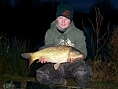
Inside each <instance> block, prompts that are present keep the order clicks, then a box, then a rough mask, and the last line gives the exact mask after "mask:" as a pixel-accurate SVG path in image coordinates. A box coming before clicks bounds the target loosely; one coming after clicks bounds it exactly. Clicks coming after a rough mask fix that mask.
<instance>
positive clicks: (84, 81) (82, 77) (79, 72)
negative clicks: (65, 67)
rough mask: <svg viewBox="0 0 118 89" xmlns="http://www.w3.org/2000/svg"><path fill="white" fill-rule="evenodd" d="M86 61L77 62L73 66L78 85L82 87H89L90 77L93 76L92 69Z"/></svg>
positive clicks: (73, 73)
mask: <svg viewBox="0 0 118 89" xmlns="http://www.w3.org/2000/svg"><path fill="white" fill-rule="evenodd" d="M88 67H89V66H88V65H86V64H85V63H84V62H78V63H75V66H73V67H72V75H73V77H74V78H75V82H76V83H77V86H80V87H82V88H88V87H89V86H88V79H89V77H90V76H91V75H90V73H91V70H89V68H88Z"/></svg>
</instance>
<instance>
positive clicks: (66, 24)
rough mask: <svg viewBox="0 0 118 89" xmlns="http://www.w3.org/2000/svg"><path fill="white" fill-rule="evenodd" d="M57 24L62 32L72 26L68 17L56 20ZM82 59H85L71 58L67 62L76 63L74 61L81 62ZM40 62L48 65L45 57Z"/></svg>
mask: <svg viewBox="0 0 118 89" xmlns="http://www.w3.org/2000/svg"><path fill="white" fill-rule="evenodd" d="M56 23H57V25H58V26H59V28H60V29H61V30H65V29H66V28H68V27H69V26H70V23H71V21H70V19H68V18H66V17H64V16H59V17H58V18H57V19H56ZM80 59H83V57H80V58H78V59H75V58H69V59H67V62H74V61H76V60H80ZM38 62H41V63H46V62H47V60H46V59H45V58H43V57H40V58H39V60H38Z"/></svg>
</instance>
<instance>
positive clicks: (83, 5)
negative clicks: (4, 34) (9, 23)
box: [10, 0, 118, 12]
mask: <svg viewBox="0 0 118 89" xmlns="http://www.w3.org/2000/svg"><path fill="white" fill-rule="evenodd" d="M15 1H16V0H10V4H12V5H14V4H15ZM41 1H42V2H45V1H49V0H41ZM50 1H51V0H50ZM52 1H59V2H68V3H70V5H72V7H74V8H75V9H79V10H84V11H85V12H87V11H89V9H90V8H91V6H92V5H93V3H94V2H96V1H97V0H52ZM111 4H112V5H113V6H114V7H115V8H117V9H118V0H111Z"/></svg>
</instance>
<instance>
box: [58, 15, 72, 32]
mask: <svg viewBox="0 0 118 89" xmlns="http://www.w3.org/2000/svg"><path fill="white" fill-rule="evenodd" d="M56 23H57V25H58V26H59V28H60V29H61V30H65V29H66V28H68V27H69V26H70V23H71V21H70V19H68V18H66V17H64V16H59V17H58V18H57V19H56Z"/></svg>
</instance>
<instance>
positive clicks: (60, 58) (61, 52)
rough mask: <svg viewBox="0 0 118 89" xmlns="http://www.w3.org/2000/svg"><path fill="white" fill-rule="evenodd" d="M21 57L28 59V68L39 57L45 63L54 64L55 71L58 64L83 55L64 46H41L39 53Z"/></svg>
mask: <svg viewBox="0 0 118 89" xmlns="http://www.w3.org/2000/svg"><path fill="white" fill-rule="evenodd" d="M21 57H23V58H25V59H29V66H30V65H31V64H32V63H33V62H34V61H35V60H37V59H39V58H40V57H43V58H45V59H46V60H47V62H51V63H55V64H54V68H55V70H57V69H58V67H59V65H60V63H64V62H67V59H68V58H79V57H83V54H82V53H81V52H80V51H79V50H77V49H75V48H74V47H71V46H65V45H51V46H42V47H41V48H40V49H39V51H36V52H29V53H22V54H21Z"/></svg>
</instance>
